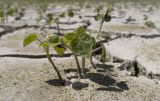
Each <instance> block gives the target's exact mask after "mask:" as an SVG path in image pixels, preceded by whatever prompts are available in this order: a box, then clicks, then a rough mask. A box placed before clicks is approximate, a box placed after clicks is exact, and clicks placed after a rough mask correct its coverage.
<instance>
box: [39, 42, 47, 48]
mask: <svg viewBox="0 0 160 101" xmlns="http://www.w3.org/2000/svg"><path fill="white" fill-rule="evenodd" d="M39 46H43V47H48V46H49V43H48V42H47V41H44V42H41V43H40V45H39Z"/></svg>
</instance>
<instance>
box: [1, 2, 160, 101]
mask: <svg viewBox="0 0 160 101" xmlns="http://www.w3.org/2000/svg"><path fill="white" fill-rule="evenodd" d="M62 7H63V9H62ZM67 7H68V6H64V5H58V6H56V7H55V9H54V10H53V9H51V10H49V11H52V12H57V13H59V12H62V11H65V10H66V8H67ZM75 8H76V7H75ZM153 9H154V10H153V11H152V12H147V10H148V9H146V10H145V9H142V8H134V7H133V8H128V9H126V8H122V9H120V10H121V11H120V10H119V9H118V8H116V7H115V11H114V12H113V13H112V16H114V17H115V18H113V20H112V21H111V22H109V23H105V24H104V26H103V29H102V30H103V31H104V32H111V33H112V34H111V40H110V41H109V42H107V43H104V45H105V47H106V49H107V52H108V53H110V55H111V57H115V58H118V59H121V60H123V62H122V63H119V62H118V63H112V62H106V63H104V64H102V63H100V62H98V61H97V60H96V59H94V62H95V64H96V66H97V69H93V67H92V66H91V65H90V63H89V61H87V64H86V79H80V80H79V79H77V78H75V79H71V80H69V79H67V77H68V76H70V75H77V72H76V68H77V67H76V64H75V60H74V59H73V56H72V55H71V54H69V53H70V52H69V51H67V52H66V55H65V56H63V57H58V56H57V55H56V54H55V52H54V51H52V54H53V60H54V61H55V63H56V66H57V67H58V68H59V70H60V72H61V74H62V76H63V77H64V78H66V79H67V82H66V86H65V87H64V86H61V85H58V84H57V82H58V80H57V78H58V77H57V75H56V73H55V71H54V70H53V68H52V67H51V65H50V64H49V62H48V61H47V59H46V58H45V54H44V51H43V50H42V49H41V48H40V47H38V45H37V43H33V44H31V45H30V46H29V47H26V48H24V47H23V46H22V41H23V39H24V37H25V36H27V35H28V34H29V33H34V32H36V33H37V32H40V30H39V28H36V27H35V25H36V24H37V23H36V21H35V18H36V16H37V14H36V11H35V10H34V9H33V7H29V8H28V9H26V11H25V16H24V17H23V18H22V21H21V20H20V21H15V22H14V21H13V20H12V19H13V18H12V17H11V18H10V20H9V22H10V23H9V24H8V25H11V26H14V27H18V26H20V27H21V26H24V25H25V24H27V25H28V26H27V27H22V28H20V29H15V30H13V31H9V32H7V33H5V34H2V35H1V34H0V101H160V94H159V93H160V81H159V75H160V63H159V62H160V34H159V32H158V31H157V30H156V29H152V28H148V27H146V26H144V24H143V23H144V20H143V17H144V16H143V15H148V18H149V19H150V20H152V21H154V22H158V21H159V19H158V15H159V14H160V9H156V8H153ZM49 11H48V12H49ZM120 12H121V13H122V12H124V14H123V13H122V14H121V13H120ZM78 15H81V16H84V17H83V18H82V19H79V17H78ZM94 15H95V13H93V9H91V8H90V9H86V8H81V10H80V12H79V13H78V14H77V15H76V16H75V17H74V18H72V19H70V22H77V21H78V22H77V23H75V24H71V25H67V24H61V25H60V28H61V29H62V32H70V31H73V30H74V29H75V28H77V27H79V26H81V25H83V19H86V18H87V19H88V20H90V21H91V26H90V27H89V28H88V30H89V32H93V33H95V32H96V31H97V30H98V28H99V27H98V26H99V23H98V22H96V21H94V18H93V17H92V16H94ZM87 16H90V17H87ZM121 16H122V17H121ZM128 16H133V18H135V19H136V21H134V22H129V23H128V24H126V18H127V17H128ZM67 20H68V18H65V19H62V21H61V22H66V21H67ZM13 23H14V24H13ZM43 23H44V22H43V21H42V22H41V23H40V25H41V24H43ZM29 26H30V27H29ZM52 26H55V25H54V24H53V25H52ZM1 31H2V32H3V31H4V30H3V27H2V28H1ZM48 31H50V32H55V31H56V29H48ZM93 36H94V34H93ZM135 57H136V59H137V61H138V65H139V68H140V69H141V70H142V71H141V72H140V74H143V75H139V76H138V77H134V76H131V75H130V74H131V73H132V72H133V71H130V70H129V71H127V70H126V69H124V70H120V69H121V68H122V66H123V64H124V63H125V62H126V61H134V59H135ZM119 68H120V69H119ZM67 69H69V70H71V71H72V72H71V74H67V73H66V74H65V72H64V70H67ZM149 74H153V75H154V76H153V78H152V79H149V78H148V75H149Z"/></svg>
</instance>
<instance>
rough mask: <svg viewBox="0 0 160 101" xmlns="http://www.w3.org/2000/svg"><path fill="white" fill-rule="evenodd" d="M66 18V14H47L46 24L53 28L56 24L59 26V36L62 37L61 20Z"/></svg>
mask: <svg viewBox="0 0 160 101" xmlns="http://www.w3.org/2000/svg"><path fill="white" fill-rule="evenodd" d="M64 17H65V12H63V13H62V14H60V15H58V16H54V15H53V14H52V13H49V14H47V18H46V23H47V24H48V25H50V26H51V24H52V23H55V24H56V26H57V34H58V35H61V32H60V27H59V20H60V18H64Z"/></svg>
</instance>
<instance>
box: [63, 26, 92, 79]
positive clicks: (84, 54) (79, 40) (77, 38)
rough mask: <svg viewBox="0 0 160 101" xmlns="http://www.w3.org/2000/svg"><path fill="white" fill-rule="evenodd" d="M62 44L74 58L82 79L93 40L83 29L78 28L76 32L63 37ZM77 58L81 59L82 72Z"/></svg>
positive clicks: (90, 54) (90, 53)
mask: <svg viewBox="0 0 160 101" xmlns="http://www.w3.org/2000/svg"><path fill="white" fill-rule="evenodd" d="M63 43H64V45H65V46H66V47H67V48H69V49H70V50H71V52H72V54H73V55H74V57H75V60H76V64H77V67H78V72H79V76H80V77H84V68H85V59H86V58H90V57H91V56H92V49H93V48H92V47H93V38H92V37H91V36H90V35H89V34H87V33H86V31H85V28H83V27H79V28H78V29H77V30H76V31H74V32H72V33H68V34H66V35H64V38H63ZM78 56H80V57H81V58H82V70H81V67H80V65H79V61H78V58H77V57H78Z"/></svg>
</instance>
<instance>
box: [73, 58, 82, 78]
mask: <svg viewBox="0 0 160 101" xmlns="http://www.w3.org/2000/svg"><path fill="white" fill-rule="evenodd" d="M74 58H75V60H76V64H77V67H78V72H79V77H80V78H81V77H82V71H81V67H80V64H79V61H78V57H77V55H74Z"/></svg>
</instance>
